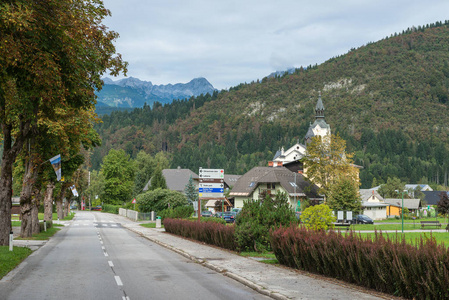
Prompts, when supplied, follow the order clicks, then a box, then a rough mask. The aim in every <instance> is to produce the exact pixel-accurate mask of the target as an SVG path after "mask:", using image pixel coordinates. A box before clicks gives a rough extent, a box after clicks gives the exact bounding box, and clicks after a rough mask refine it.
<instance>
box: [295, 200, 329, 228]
mask: <svg viewBox="0 0 449 300" xmlns="http://www.w3.org/2000/svg"><path fill="white" fill-rule="evenodd" d="M335 220H336V218H335V216H334V215H333V214H332V211H331V209H330V208H329V206H327V205H326V204H320V205H314V206H309V207H308V208H306V209H305V210H304V212H303V213H302V215H301V221H302V222H303V223H304V225H305V226H306V227H307V228H310V229H313V230H327V229H329V228H333V227H334V225H333V224H332V223H334V222H335Z"/></svg>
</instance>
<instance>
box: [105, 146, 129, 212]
mask: <svg viewBox="0 0 449 300" xmlns="http://www.w3.org/2000/svg"><path fill="white" fill-rule="evenodd" d="M101 172H102V173H103V175H104V180H105V183H104V194H103V197H102V198H103V199H102V200H103V201H104V203H108V204H122V203H124V202H127V201H129V200H130V199H131V196H132V191H133V188H134V164H133V161H131V160H130V158H129V155H128V154H126V153H125V151H124V150H114V149H111V150H110V151H109V153H108V155H106V156H105V157H104V158H103V165H102V168H101Z"/></svg>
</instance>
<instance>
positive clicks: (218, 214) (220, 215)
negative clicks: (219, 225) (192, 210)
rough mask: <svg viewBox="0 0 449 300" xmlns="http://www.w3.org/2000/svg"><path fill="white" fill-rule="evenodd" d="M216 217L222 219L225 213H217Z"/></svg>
mask: <svg viewBox="0 0 449 300" xmlns="http://www.w3.org/2000/svg"><path fill="white" fill-rule="evenodd" d="M214 217H215V218H221V217H223V213H222V212H221V211H219V212H216V213H215V215H214Z"/></svg>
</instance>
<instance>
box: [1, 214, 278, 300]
mask: <svg viewBox="0 0 449 300" xmlns="http://www.w3.org/2000/svg"><path fill="white" fill-rule="evenodd" d="M0 298H1V299H5V300H6V299H8V300H16V299H17V300H22V299H46V300H47V299H58V300H59V299H95V300H100V299H108V300H109V299H121V300H137V299H270V298H268V297H265V296H263V295H261V294H259V293H257V292H255V291H253V290H251V289H249V288H248V287H246V286H244V285H242V284H240V283H238V282H236V281H234V280H232V279H230V278H228V277H226V276H223V275H222V274H219V273H216V272H214V271H211V270H210V269H207V268H205V267H203V266H201V265H199V264H196V263H193V262H192V261H191V260H188V259H186V258H184V257H183V256H181V255H179V254H176V253H174V252H171V251H169V250H167V249H166V248H163V247H161V246H159V245H157V244H154V243H152V242H150V241H148V240H147V239H145V238H143V237H141V236H139V235H137V234H135V233H132V232H130V231H128V230H126V229H124V228H123V227H122V226H121V224H120V223H115V222H114V221H113V219H112V218H111V217H110V216H109V215H108V214H101V213H100V212H77V214H76V218H75V219H74V221H73V222H71V225H70V226H67V227H65V228H63V229H62V230H61V231H60V232H58V233H57V234H56V235H55V236H54V237H53V238H51V240H50V241H49V242H48V243H47V244H46V245H45V246H43V247H42V248H40V249H39V250H38V251H36V252H34V253H33V254H32V255H31V256H30V257H28V258H27V259H26V260H25V261H24V262H23V263H22V264H21V265H20V267H19V268H18V269H16V270H14V271H12V272H11V273H10V274H9V275H8V276H5V277H4V278H3V279H2V280H1V281H0Z"/></svg>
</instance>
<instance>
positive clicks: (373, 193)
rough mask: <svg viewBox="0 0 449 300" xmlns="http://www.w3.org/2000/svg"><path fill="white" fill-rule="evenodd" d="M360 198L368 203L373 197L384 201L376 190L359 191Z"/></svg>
mask: <svg viewBox="0 0 449 300" xmlns="http://www.w3.org/2000/svg"><path fill="white" fill-rule="evenodd" d="M359 194H360V198H361V199H362V201H368V199H369V198H370V197H371V196H375V197H376V198H377V199H379V200H380V201H384V198H382V196H381V195H380V194H379V193H378V192H377V191H375V190H370V189H360V190H359Z"/></svg>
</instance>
